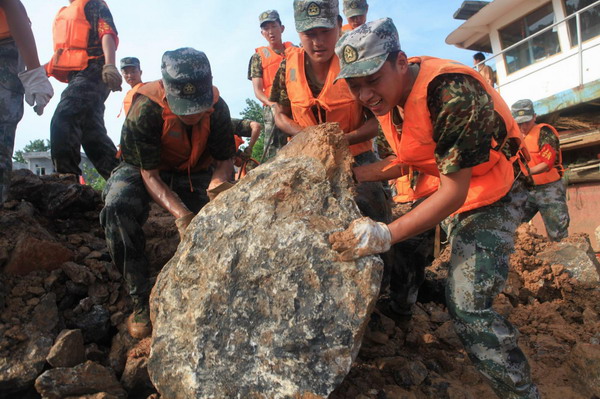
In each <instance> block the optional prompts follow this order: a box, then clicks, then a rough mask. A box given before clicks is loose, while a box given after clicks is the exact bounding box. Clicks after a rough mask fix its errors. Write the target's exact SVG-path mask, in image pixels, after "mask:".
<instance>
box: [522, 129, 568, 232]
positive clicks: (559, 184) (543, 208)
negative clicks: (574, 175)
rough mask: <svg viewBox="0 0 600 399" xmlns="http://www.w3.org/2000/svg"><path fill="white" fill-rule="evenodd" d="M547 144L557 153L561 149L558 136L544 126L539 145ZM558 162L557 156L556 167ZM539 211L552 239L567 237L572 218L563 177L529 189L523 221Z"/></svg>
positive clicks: (526, 220)
mask: <svg viewBox="0 0 600 399" xmlns="http://www.w3.org/2000/svg"><path fill="white" fill-rule="evenodd" d="M546 144H549V145H550V146H551V147H552V148H553V149H554V151H556V153H558V151H560V145H559V141H558V138H557V137H556V136H555V135H554V133H553V132H552V131H550V129H548V128H547V127H545V126H544V127H542V129H541V130H540V139H539V141H538V145H539V147H540V148H542V147H543V146H544V145H546ZM558 163H559V160H558V157H557V159H556V164H555V166H554V167H557V166H559V165H558ZM538 211H539V212H540V215H542V219H543V220H544V226H546V232H547V233H548V237H549V238H550V240H552V241H560V240H562V239H563V238H565V237H567V235H568V228H569V222H570V220H571V219H570V217H569V208H568V207H567V196H566V187H565V182H564V181H563V180H562V179H560V180H557V181H555V182H552V183H548V184H541V185H535V186H533V187H532V188H531V189H530V190H529V191H528V194H527V202H526V203H525V213H524V216H523V222H524V223H526V222H529V221H530V220H531V219H533V217H534V216H535V214H536V213H538Z"/></svg>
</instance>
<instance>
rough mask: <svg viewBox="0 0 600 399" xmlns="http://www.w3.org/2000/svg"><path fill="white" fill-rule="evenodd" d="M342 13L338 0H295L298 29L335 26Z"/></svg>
mask: <svg viewBox="0 0 600 399" xmlns="http://www.w3.org/2000/svg"><path fill="white" fill-rule="evenodd" d="M339 13H340V9H339V3H338V0H294V21H295V23H296V31H298V32H306V31H307V30H310V29H314V28H327V29H331V28H335V27H336V26H337V18H338V15H339Z"/></svg>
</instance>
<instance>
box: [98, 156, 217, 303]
mask: <svg viewBox="0 0 600 399" xmlns="http://www.w3.org/2000/svg"><path fill="white" fill-rule="evenodd" d="M160 176H161V179H162V180H163V181H164V182H165V183H166V184H167V185H168V186H169V187H170V188H171V190H173V191H174V192H175V193H176V194H177V195H178V196H179V197H180V198H181V200H182V201H183V203H184V204H185V205H186V206H187V207H188V209H190V210H191V211H192V212H194V213H197V212H198V211H200V209H202V207H203V206H204V205H206V204H207V203H208V196H207V195H206V189H207V188H208V184H209V183H210V179H211V176H212V171H206V172H201V173H193V174H192V175H191V176H188V175H187V174H179V173H177V174H176V173H171V172H161V174H160ZM190 180H191V185H192V186H193V189H194V191H193V192H192V191H191V188H190ZM102 198H103V200H104V208H103V209H102V211H101V212H100V224H101V225H102V228H103V229H104V233H105V235H106V243H107V246H108V250H109V252H110V255H111V257H112V259H113V262H114V263H115V265H116V266H117V268H118V269H119V271H121V273H122V274H123V277H124V279H125V282H126V283H127V288H128V289H129V293H130V294H131V296H132V297H138V298H143V297H146V296H148V294H149V293H150V289H151V288H152V287H151V286H150V281H149V263H148V259H147V258H146V254H145V247H146V238H145V236H144V231H143V229H142V227H143V225H144V223H146V220H147V219H148V213H149V211H150V201H151V200H152V199H151V198H150V194H149V193H148V191H147V190H146V187H145V186H144V182H143V181H142V176H141V173H140V168H138V167H135V166H133V165H130V164H127V163H125V162H121V163H120V164H119V166H117V167H116V168H115V169H114V171H113V173H112V175H111V176H110V178H109V179H108V181H107V182H106V187H105V188H104V192H103V193H102Z"/></svg>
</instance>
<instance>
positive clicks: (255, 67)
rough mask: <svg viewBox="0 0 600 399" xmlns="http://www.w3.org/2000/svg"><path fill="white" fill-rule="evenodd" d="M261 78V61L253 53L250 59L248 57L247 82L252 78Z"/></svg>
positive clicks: (256, 54)
mask: <svg viewBox="0 0 600 399" xmlns="http://www.w3.org/2000/svg"><path fill="white" fill-rule="evenodd" d="M262 77H263V68H262V60H261V59H260V55H259V54H258V53H254V54H252V57H250V62H249V63H248V80H252V78H262Z"/></svg>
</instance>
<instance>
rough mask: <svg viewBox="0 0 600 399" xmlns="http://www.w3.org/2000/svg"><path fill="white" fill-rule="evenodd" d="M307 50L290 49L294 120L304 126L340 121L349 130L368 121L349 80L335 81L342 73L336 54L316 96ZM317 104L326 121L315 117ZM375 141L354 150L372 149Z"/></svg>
mask: <svg viewBox="0 0 600 399" xmlns="http://www.w3.org/2000/svg"><path fill="white" fill-rule="evenodd" d="M304 56H305V52H304V50H303V49H299V50H298V51H289V52H288V53H287V59H286V61H285V62H286V71H285V85H286V88H287V93H288V97H289V99H290V102H291V107H292V116H293V118H294V122H296V123H297V124H299V125H300V126H302V127H308V126H314V125H317V124H319V123H325V122H337V123H339V124H340V128H341V129H342V130H343V131H344V132H345V133H350V132H352V131H353V130H355V129H357V128H358V127H359V126H361V125H362V124H363V122H364V116H363V110H362V106H361V105H360V104H359V103H358V101H356V100H355V99H354V97H353V96H352V94H351V93H350V89H349V88H348V85H347V84H346V81H345V80H343V79H340V80H338V81H337V82H336V84H333V82H334V80H335V78H336V77H337V75H338V74H339V72H340V63H339V61H338V58H337V56H336V55H334V56H333V58H332V59H331V64H330V66H329V72H328V74H327V79H326V81H325V85H324V86H323V89H322V90H321V93H319V95H318V96H317V97H316V98H315V97H314V96H313V94H312V92H311V90H310V88H309V86H308V81H307V79H306V73H305V70H304ZM314 107H317V110H318V112H317V113H318V115H319V117H320V116H321V110H325V120H319V121H317V119H316V118H315V114H314V112H313V109H314ZM372 148H373V143H372V141H371V140H368V141H364V142H362V143H357V144H352V145H351V146H350V152H351V153H352V155H354V156H356V155H358V154H362V153H363V152H367V151H371V149H372Z"/></svg>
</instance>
